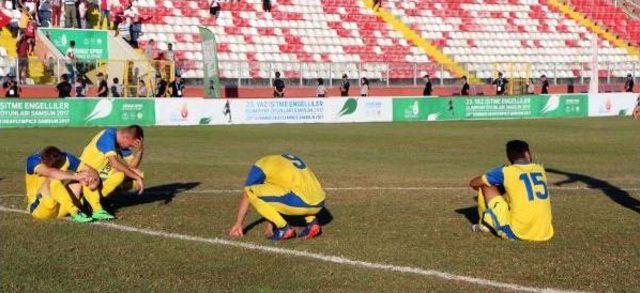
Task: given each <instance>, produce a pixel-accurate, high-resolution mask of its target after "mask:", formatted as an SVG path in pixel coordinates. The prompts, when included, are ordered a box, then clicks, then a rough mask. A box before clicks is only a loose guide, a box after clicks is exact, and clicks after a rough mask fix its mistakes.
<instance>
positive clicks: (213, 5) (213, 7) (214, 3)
mask: <svg viewBox="0 0 640 293" xmlns="http://www.w3.org/2000/svg"><path fill="white" fill-rule="evenodd" d="M220 8H221V7H220V0H211V2H210V3H209V13H210V14H211V16H212V17H213V18H215V19H218V15H220Z"/></svg>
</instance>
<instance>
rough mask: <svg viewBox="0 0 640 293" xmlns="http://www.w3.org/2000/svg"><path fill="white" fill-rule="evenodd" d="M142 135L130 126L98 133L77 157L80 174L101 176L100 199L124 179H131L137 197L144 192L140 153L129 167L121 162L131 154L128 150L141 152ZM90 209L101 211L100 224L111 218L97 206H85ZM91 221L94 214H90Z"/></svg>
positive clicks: (137, 128) (139, 128)
mask: <svg viewBox="0 0 640 293" xmlns="http://www.w3.org/2000/svg"><path fill="white" fill-rule="evenodd" d="M143 138H144V133H143V131H142V128H141V127H140V126H138V125H131V126H127V127H123V128H120V129H116V128H107V129H105V130H103V131H100V133H98V134H97V135H96V136H95V137H94V138H93V139H92V140H91V142H90V143H89V145H87V146H86V147H85V148H84V151H83V152H82V155H81V156H80V161H82V164H81V165H80V170H86V169H92V170H94V171H96V172H99V173H100V174H101V177H102V178H101V187H100V189H99V192H100V195H101V196H102V197H106V196H109V195H110V194H111V193H112V192H113V191H114V190H115V189H116V188H117V187H118V186H120V185H121V184H122V182H123V181H124V179H125V177H128V178H131V179H132V180H133V181H134V182H135V183H136V185H137V188H138V194H142V192H143V191H144V182H143V175H142V172H141V171H140V170H138V169H137V168H135V167H131V166H132V165H134V166H136V167H137V166H138V165H139V163H140V160H141V158H142V157H141V155H142V152H138V153H139V155H137V156H133V159H132V161H133V164H132V163H128V162H126V161H125V159H124V156H125V155H128V154H130V153H131V148H138V149H142V145H143V142H142V140H143ZM89 205H90V206H91V208H92V209H93V210H94V211H95V210H101V211H102V212H101V213H100V214H99V216H100V218H99V219H100V220H110V219H114V218H115V217H114V216H112V215H111V214H109V213H107V212H105V211H104V210H103V209H102V206H101V204H100V202H89ZM94 218H96V217H95V213H94Z"/></svg>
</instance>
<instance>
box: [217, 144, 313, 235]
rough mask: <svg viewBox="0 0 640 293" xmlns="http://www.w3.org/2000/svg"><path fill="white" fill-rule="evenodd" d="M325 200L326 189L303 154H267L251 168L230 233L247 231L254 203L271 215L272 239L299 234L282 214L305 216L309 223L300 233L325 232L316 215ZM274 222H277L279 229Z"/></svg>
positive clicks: (264, 213)
mask: <svg viewBox="0 0 640 293" xmlns="http://www.w3.org/2000/svg"><path fill="white" fill-rule="evenodd" d="M324 200H325V193H324V190H323V189H322V186H320V182H318V178H316V176H315V175H314V174H313V172H312V171H311V169H309V167H308V166H307V164H305V163H304V162H303V161H302V160H301V159H300V158H298V157H296V156H294V155H291V154H284V155H272V156H266V157H263V158H261V159H260V160H258V161H257V162H256V163H255V164H254V165H253V167H251V170H250V171H249V175H248V176H247V181H246V183H245V187H244V193H243V194H242V198H241V200H240V205H239V207H238V215H237V217H236V222H235V224H234V225H233V227H232V228H231V231H230V232H229V235H230V236H231V237H242V236H243V235H244V231H243V227H242V226H243V223H244V219H245V217H246V216H247V212H248V209H249V204H251V205H252V206H253V207H254V208H255V209H256V211H257V212H258V213H259V214H260V215H262V216H263V217H264V218H265V219H267V221H268V223H267V225H266V228H267V229H266V230H267V236H269V239H272V240H284V239H289V238H293V237H295V236H296V231H295V230H294V229H293V228H291V227H290V226H289V224H288V223H287V221H286V220H285V219H284V218H283V217H282V215H287V216H304V217H305V221H306V223H307V227H306V228H305V229H304V230H303V231H302V233H301V234H300V235H298V236H299V237H301V238H304V239H311V238H313V237H315V236H317V235H319V234H320V233H321V232H322V230H321V227H320V224H319V222H318V219H317V218H316V215H317V214H318V213H319V212H320V210H322V209H323V207H324ZM273 225H275V226H276V229H275V231H274V230H273ZM271 232H272V233H271ZM269 234H271V235H269Z"/></svg>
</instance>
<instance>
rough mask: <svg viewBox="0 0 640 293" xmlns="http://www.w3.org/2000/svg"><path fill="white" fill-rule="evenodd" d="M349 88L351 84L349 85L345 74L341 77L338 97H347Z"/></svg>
mask: <svg viewBox="0 0 640 293" xmlns="http://www.w3.org/2000/svg"><path fill="white" fill-rule="evenodd" d="M349 87H351V84H350V83H349V78H348V77H347V75H346V74H343V75H342V83H341V84H340V96H342V97H348V96H349Z"/></svg>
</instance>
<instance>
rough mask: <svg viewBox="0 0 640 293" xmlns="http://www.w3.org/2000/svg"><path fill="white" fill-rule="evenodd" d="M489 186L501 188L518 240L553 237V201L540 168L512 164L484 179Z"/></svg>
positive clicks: (543, 172)
mask: <svg viewBox="0 0 640 293" xmlns="http://www.w3.org/2000/svg"><path fill="white" fill-rule="evenodd" d="M482 180H483V181H484V183H485V184H486V185H488V186H492V185H493V186H502V187H503V188H504V190H505V191H506V193H507V195H506V196H505V199H506V200H507V202H508V204H509V210H510V214H511V221H510V222H511V223H510V226H511V227H510V228H511V230H512V231H513V233H514V234H515V236H517V237H518V238H519V239H524V240H532V241H545V240H549V239H551V237H553V225H552V223H551V222H552V216H551V199H550V196H549V188H548V187H547V176H546V172H545V170H544V168H543V167H542V166H541V165H538V164H534V163H526V164H519V163H516V164H513V165H509V166H502V167H498V168H495V169H492V170H490V171H489V172H487V173H486V174H484V175H483V176H482Z"/></svg>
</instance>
